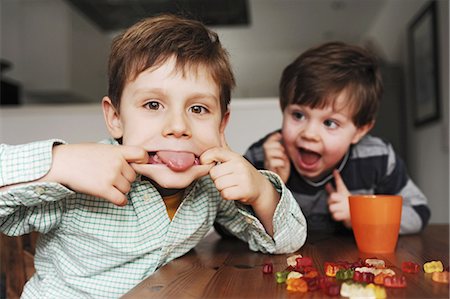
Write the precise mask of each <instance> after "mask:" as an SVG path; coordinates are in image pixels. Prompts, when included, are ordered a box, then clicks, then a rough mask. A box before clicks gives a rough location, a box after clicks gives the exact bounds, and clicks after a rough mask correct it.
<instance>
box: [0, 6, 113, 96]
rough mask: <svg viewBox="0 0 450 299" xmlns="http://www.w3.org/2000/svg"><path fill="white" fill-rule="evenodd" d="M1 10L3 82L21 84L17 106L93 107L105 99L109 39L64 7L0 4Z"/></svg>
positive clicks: (79, 15) (69, 8) (0, 52)
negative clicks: (6, 65)
mask: <svg viewBox="0 0 450 299" xmlns="http://www.w3.org/2000/svg"><path fill="white" fill-rule="evenodd" d="M0 6H1V9H0V12H1V18H0V20H1V44H0V57H1V58H2V59H6V60H8V61H10V62H12V64H13V67H12V69H11V70H10V71H7V72H6V76H7V77H9V78H11V79H15V80H17V81H18V82H20V83H21V85H22V88H23V94H24V96H23V98H22V99H21V101H22V103H25V104H27V103H32V102H35V101H37V100H39V101H43V100H46V101H47V102H48V101H50V100H51V101H54V100H55V99H54V98H57V100H59V102H61V99H62V98H63V97H66V98H71V99H72V101H74V100H76V99H78V101H80V100H83V101H92V102H97V101H98V99H101V97H102V96H103V95H105V93H106V92H105V91H106V86H107V84H106V83H107V82H106V80H107V79H106V66H107V57H108V53H109V47H110V39H109V37H108V36H106V35H105V34H103V32H101V31H100V30H99V29H97V27H95V26H94V25H93V24H91V23H90V22H89V21H88V20H87V19H86V18H85V17H83V15H81V14H79V13H76V12H75V11H74V10H73V9H72V7H71V6H70V5H69V4H68V3H67V2H66V1H62V0H39V1H36V0H1V2H0ZM86 66H88V67H86ZM44 97H46V98H44Z"/></svg>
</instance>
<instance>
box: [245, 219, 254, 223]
mask: <svg viewBox="0 0 450 299" xmlns="http://www.w3.org/2000/svg"><path fill="white" fill-rule="evenodd" d="M245 222H247V223H248V224H252V223H253V219H252V218H250V217H246V218H245Z"/></svg>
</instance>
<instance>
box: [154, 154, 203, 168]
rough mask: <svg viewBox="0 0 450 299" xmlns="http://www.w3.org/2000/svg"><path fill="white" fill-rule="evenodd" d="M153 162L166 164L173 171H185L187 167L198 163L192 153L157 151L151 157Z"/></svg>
mask: <svg viewBox="0 0 450 299" xmlns="http://www.w3.org/2000/svg"><path fill="white" fill-rule="evenodd" d="M152 158H153V161H152V163H154V164H161V163H162V164H166V165H167V167H169V168H170V169H172V170H173V171H185V170H186V169H188V168H189V167H191V166H193V165H196V164H199V162H198V159H196V157H195V155H194V154H193V153H188V152H175V151H159V152H156V154H155V155H154V156H153V157H152Z"/></svg>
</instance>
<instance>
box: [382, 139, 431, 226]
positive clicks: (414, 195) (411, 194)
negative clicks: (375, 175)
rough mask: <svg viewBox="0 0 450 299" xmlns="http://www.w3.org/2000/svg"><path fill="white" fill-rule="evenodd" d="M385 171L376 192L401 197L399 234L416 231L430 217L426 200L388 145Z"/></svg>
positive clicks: (400, 160) (424, 224)
mask: <svg viewBox="0 0 450 299" xmlns="http://www.w3.org/2000/svg"><path fill="white" fill-rule="evenodd" d="M387 164H388V165H387V168H386V169H387V173H386V175H385V177H384V178H383V179H382V180H381V182H380V184H379V185H378V186H377V189H376V193H380V194H398V195H401V196H402V197H403V206H402V219H401V223H400V234H411V233H417V232H419V231H420V230H422V229H424V228H425V226H426V225H427V224H428V221H429V219H430V215H431V212H430V209H429V207H428V200H427V198H426V197H425V195H424V194H423V192H422V191H421V190H420V189H419V188H418V187H417V186H416V184H415V183H414V182H413V180H412V179H411V178H410V177H409V175H408V173H407V171H406V166H405V164H404V162H403V161H402V159H401V158H400V157H399V156H398V155H396V154H395V152H394V150H393V148H392V146H390V145H389V146H388V159H387Z"/></svg>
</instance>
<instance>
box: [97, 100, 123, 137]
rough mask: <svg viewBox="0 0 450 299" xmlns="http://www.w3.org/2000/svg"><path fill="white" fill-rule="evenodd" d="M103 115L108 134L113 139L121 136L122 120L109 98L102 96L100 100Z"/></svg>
mask: <svg viewBox="0 0 450 299" xmlns="http://www.w3.org/2000/svg"><path fill="white" fill-rule="evenodd" d="M102 108H103V117H104V118H105V123H106V127H107V128H108V131H109V134H111V136H112V137H113V138H115V139H119V138H122V136H123V129H122V121H121V120H120V116H119V112H118V111H117V110H116V108H114V106H113V104H112V102H111V99H110V98H109V97H104V98H103V100H102Z"/></svg>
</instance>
